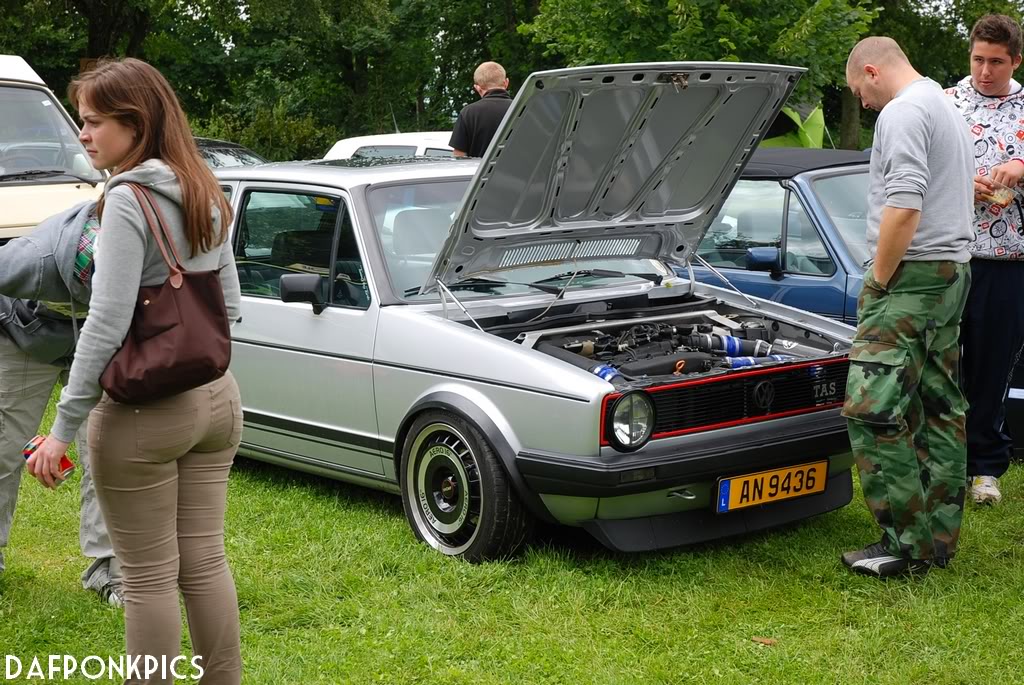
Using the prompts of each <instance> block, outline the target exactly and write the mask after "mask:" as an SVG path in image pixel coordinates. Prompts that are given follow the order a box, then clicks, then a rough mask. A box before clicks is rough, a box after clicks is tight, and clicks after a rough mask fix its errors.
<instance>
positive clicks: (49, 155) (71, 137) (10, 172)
mask: <svg viewBox="0 0 1024 685" xmlns="http://www.w3.org/2000/svg"><path fill="white" fill-rule="evenodd" d="M39 171H56V172H57V173H56V174H55V175H39V174H35V175H33V174H31V172H39ZM61 171H64V172H66V173H68V174H72V176H67V177H63V176H61V175H60V173H59V172H61ZM23 173H25V174H28V175H26V176H20V175H19V174H23ZM5 176H6V177H7V178H4V177H5ZM75 177H80V178H82V179H87V180H90V181H95V182H100V181H102V180H103V175H102V173H101V172H99V171H96V170H95V169H93V167H92V164H91V163H90V162H89V158H88V157H87V156H86V154H85V149H83V148H82V145H81V143H79V142H78V132H77V131H75V129H74V126H72V124H71V122H70V121H68V119H67V118H66V117H65V116H64V113H63V111H62V110H61V109H60V106H59V105H58V104H57V102H56V101H55V100H54V99H53V98H52V97H51V96H50V95H49V94H48V93H46V92H44V91H41V90H37V89H34V88H21V87H15V86H0V183H25V182H26V181H27V182H34V183H59V182H65V181H68V182H77V180H76V178H75Z"/></svg>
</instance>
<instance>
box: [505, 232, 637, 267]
mask: <svg viewBox="0 0 1024 685" xmlns="http://www.w3.org/2000/svg"><path fill="white" fill-rule="evenodd" d="M639 249H640V238H614V239H607V240H588V241H586V242H584V243H583V244H582V245H577V243H576V241H575V240H564V241H559V242H555V243H546V244H544V245H531V246H528V247H515V248H512V249H510V250H509V251H508V252H506V253H505V254H503V255H502V256H501V268H502V269H507V268H511V267H514V266H522V265H523V264H531V263H534V262H546V261H558V260H565V259H573V258H574V257H575V258H576V259H590V258H594V257H629V256H631V255H634V254H636V253H637V251H638V250H639Z"/></svg>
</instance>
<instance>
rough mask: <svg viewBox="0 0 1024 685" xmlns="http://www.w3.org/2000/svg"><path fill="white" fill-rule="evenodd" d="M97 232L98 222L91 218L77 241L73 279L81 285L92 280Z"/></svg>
mask: <svg viewBox="0 0 1024 685" xmlns="http://www.w3.org/2000/svg"><path fill="white" fill-rule="evenodd" d="M99 232H100V222H99V221H98V220H97V219H96V217H94V216H93V217H90V218H89V219H88V221H86V222H85V229H84V230H83V231H82V237H81V238H79V239H78V253H77V254H76V255H75V278H77V279H78V280H79V281H80V282H81V283H82V285H89V279H91V278H92V267H93V259H94V257H93V255H94V253H95V252H96V239H97V237H98V234H99Z"/></svg>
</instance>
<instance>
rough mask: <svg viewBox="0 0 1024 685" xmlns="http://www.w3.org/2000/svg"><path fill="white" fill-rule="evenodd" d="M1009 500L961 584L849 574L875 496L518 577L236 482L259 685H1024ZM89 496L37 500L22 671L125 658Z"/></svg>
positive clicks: (548, 536)
mask: <svg viewBox="0 0 1024 685" xmlns="http://www.w3.org/2000/svg"><path fill="white" fill-rule="evenodd" d="M1003 482H1004V486H1005V487H1004V497H1005V501H1004V504H1003V505H1002V506H1001V507H999V508H995V509H987V510H978V509H973V508H971V509H969V510H968V512H967V517H966V522H965V528H964V533H963V543H962V546H961V550H960V554H959V556H958V557H957V559H956V561H955V562H954V563H953V564H952V566H951V567H950V568H949V569H947V570H945V571H935V572H932V573H931V574H929V575H928V576H926V577H924V578H919V579H910V580H895V581H889V582H888V583H883V582H880V581H877V580H873V579H869V578H864V577H860V576H854V575H852V574H850V573H849V572H848V571H847V570H846V569H845V568H843V567H842V566H841V565H840V563H839V561H838V556H839V553H840V552H842V551H844V550H847V549H852V548H855V547H858V546H861V545H863V544H865V543H866V542H869V541H872V538H874V537H875V536H876V528H875V526H874V523H873V522H872V520H871V517H870V515H869V513H868V512H867V510H866V508H865V506H864V504H863V501H862V500H861V499H860V495H859V491H858V493H857V494H856V495H855V499H854V502H853V504H851V505H850V506H848V507H846V508H844V509H842V510H840V511H838V512H834V513H831V514H827V515H825V516H821V517H818V518H816V519H813V520H811V521H808V522H805V523H803V524H801V525H797V526H790V527H787V528H783V529H780V530H775V531H771V532H768V533H765V534H758V535H751V536H747V537H743V538H739V539H733V540H728V541H724V542H719V543H715V544H707V545H701V546H698V547H694V548H689V549H681V550H673V551H668V552H661V553H652V554H641V555H619V554H614V553H612V552H609V551H607V550H605V549H604V548H602V547H601V546H600V545H598V544H597V543H596V542H594V541H592V540H591V539H590V538H589V536H587V535H586V534H585V533H583V532H582V531H577V530H574V529H568V528H545V529H542V530H541V531H540V534H539V536H538V539H537V541H536V542H535V543H534V544H533V546H531V547H530V548H529V549H528V550H527V551H526V553H525V554H523V555H522V557H521V558H519V559H516V560H512V561H507V562H500V563H489V564H483V565H477V566H473V565H470V564H466V563H462V562H459V561H455V560H452V559H446V558H442V557H441V556H440V555H438V554H436V553H435V552H433V551H432V550H430V549H428V548H427V547H426V546H425V545H422V544H418V543H416V542H415V540H414V538H413V535H412V532H411V531H410V530H409V527H408V526H407V524H406V522H405V519H404V517H403V515H402V508H401V502H400V501H399V499H398V498H397V497H394V496H392V495H386V494H381V493H375V492H371V491H366V490H363V489H360V488H357V487H353V486H348V485H344V484H340V483H337V482H334V481H331V480H327V479H322V478H317V477H313V476H306V475H303V474H296V473H293V472H289V471H286V470H284V469H279V468H276V467H271V466H267V465H262V464H258V463H256V462H252V461H248V460H239V462H238V464H237V466H236V469H235V471H234V473H233V474H232V480H231V486H230V491H229V508H228V521H227V541H228V554H229V558H230V560H231V564H232V567H233V570H234V574H235V580H236V583H237V586H238V595H239V601H240V604H241V609H242V639H243V645H242V649H243V659H244V668H245V675H244V681H243V682H245V683H247V684H254V685H263V684H268V685H269V684H274V685H281V684H292V683H294V684H300V683H301V684H308V683H376V682H382V683H446V684H451V683H799V684H801V685H803V684H807V683H872V684H874V683H891V684H893V685H895V684H899V685H906V684H917V683H920V684H922V685H923V684H925V683H928V684H944V683H949V684H964V685H967V684H970V685H978V684H983V683H993V684H996V683H998V684H1000V685H1002V684H1008V683H1020V682H1024V675H1022V673H1024V671H1022V666H1021V664H1022V663H1024V640H1022V637H1021V636H1022V635H1024V611H1022V610H1021V609H1022V602H1021V597H1022V594H1024V566H1022V561H1024V503H1022V499H1024V477H1022V476H1021V467H1020V466H1019V465H1015V466H1014V467H1013V468H1012V469H1011V472H1010V474H1009V475H1008V476H1007V477H1006V478H1005V479H1004V481H1003ZM77 484H78V476H77V475H76V476H75V477H74V478H73V480H72V482H71V483H69V484H66V485H64V486H63V487H61V488H60V489H59V490H58V491H56V492H49V491H46V490H44V489H43V488H42V487H41V486H39V485H38V484H37V483H36V482H35V481H34V480H32V479H31V478H28V477H26V478H25V480H24V481H23V483H22V489H21V501H20V503H19V506H18V512H17V516H16V519H15V526H14V531H13V535H12V539H11V542H10V547H8V549H7V566H8V569H7V571H6V572H5V573H3V574H0V651H2V652H3V653H5V654H10V655H16V656H18V657H19V658H21V659H22V661H23V662H27V661H28V660H30V659H31V658H32V657H33V656H39V657H44V656H46V655H49V654H70V655H72V656H75V657H76V658H78V659H81V658H83V657H85V656H87V655H93V654H95V655H99V656H115V657H116V656H118V655H120V654H122V653H123V651H124V648H123V618H122V613H121V611H120V610H118V609H114V608H111V607H108V606H105V605H103V604H102V603H101V602H100V601H99V600H98V598H97V597H96V596H95V595H92V594H90V593H86V592H84V591H83V590H82V589H81V584H80V583H79V581H78V576H79V574H80V573H81V571H82V570H83V568H84V565H85V562H84V560H83V559H82V558H81V556H80V554H79V551H78V503H77V497H78V487H77ZM186 648H187V645H186ZM25 682H31V681H25ZM62 682H63V681H62ZM68 682H80V683H88V682H97V681H89V680H86V679H84V678H80V679H77V680H72V681H68ZM108 682H109V681H108Z"/></svg>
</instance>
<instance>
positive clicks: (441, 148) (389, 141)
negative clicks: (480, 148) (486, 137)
mask: <svg viewBox="0 0 1024 685" xmlns="http://www.w3.org/2000/svg"><path fill="white" fill-rule="evenodd" d="M451 137H452V132H451V131H419V132H417V133H383V134H381V135H376V136H356V137H355V138H344V139H342V140H339V141H338V142H337V143H335V144H334V147H332V148H331V149H330V150H329V151H328V152H327V154H326V155H324V159H351V158H353V157H451V156H452V148H451V146H450V145H448V141H449V140H450V139H451Z"/></svg>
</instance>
